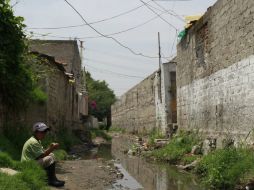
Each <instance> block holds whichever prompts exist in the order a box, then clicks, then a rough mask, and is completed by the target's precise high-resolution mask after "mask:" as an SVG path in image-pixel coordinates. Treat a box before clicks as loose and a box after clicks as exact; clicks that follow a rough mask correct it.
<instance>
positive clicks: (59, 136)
mask: <svg viewBox="0 0 254 190" xmlns="http://www.w3.org/2000/svg"><path fill="white" fill-rule="evenodd" d="M52 142H57V143H59V144H60V147H59V148H60V149H63V150H66V151H69V150H70V148H71V147H72V146H73V145H76V144H81V143H82V142H81V140H80V139H79V138H78V137H77V136H75V135H74V134H73V133H72V132H71V131H68V130H67V129H61V131H59V132H57V133H56V135H53V134H51V133H50V132H49V134H48V135H47V136H46V137H45V139H43V141H42V144H43V146H44V147H48V146H49V144H50V143H52Z"/></svg>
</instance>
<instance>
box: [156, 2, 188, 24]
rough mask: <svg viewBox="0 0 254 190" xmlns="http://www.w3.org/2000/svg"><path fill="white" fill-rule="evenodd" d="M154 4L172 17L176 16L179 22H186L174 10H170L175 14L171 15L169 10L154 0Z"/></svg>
mask: <svg viewBox="0 0 254 190" xmlns="http://www.w3.org/2000/svg"><path fill="white" fill-rule="evenodd" d="M152 2H153V3H154V4H155V5H157V6H158V7H160V8H162V9H163V10H164V11H166V12H167V13H169V14H170V15H172V16H175V17H176V18H178V19H179V20H181V21H183V22H185V20H184V19H182V18H181V17H180V16H179V15H178V14H176V12H175V11H174V10H170V11H171V12H173V13H174V14H172V13H170V12H169V10H167V9H165V8H164V7H163V6H161V5H160V4H159V3H157V2H156V1H155V0H152Z"/></svg>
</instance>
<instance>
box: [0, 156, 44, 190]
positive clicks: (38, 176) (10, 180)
mask: <svg viewBox="0 0 254 190" xmlns="http://www.w3.org/2000/svg"><path fill="white" fill-rule="evenodd" d="M0 167H8V168H12V169H15V170H17V171H18V172H19V173H18V174H16V175H14V176H9V175H6V174H2V173H0V189H22V190H23V189H31V190H37V189H38V190H46V189H48V188H47V184H46V173H45V171H44V170H43V169H42V168H41V167H40V166H39V165H38V164H37V163H36V162H18V161H14V160H12V158H11V157H10V156H9V155H8V154H6V153H2V152H1V153H0Z"/></svg>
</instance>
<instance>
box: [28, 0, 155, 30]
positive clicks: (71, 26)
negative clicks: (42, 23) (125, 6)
mask: <svg viewBox="0 0 254 190" xmlns="http://www.w3.org/2000/svg"><path fill="white" fill-rule="evenodd" d="M151 1H152V0H150V1H149V2H151ZM143 6H145V5H140V6H138V7H135V8H133V9H130V10H128V11H125V12H123V13H120V14H118V15H115V16H112V17H109V18H105V19H102V20H98V21H94V22H90V23H85V24H78V25H70V26H59V27H32V28H27V29H32V30H39V29H47V30H57V29H67V28H76V27H82V26H87V25H93V24H98V23H101V22H105V21H108V20H112V19H115V18H118V17H120V16H123V15H126V14H129V13H131V12H133V11H136V10H138V9H140V8H141V7H143Z"/></svg>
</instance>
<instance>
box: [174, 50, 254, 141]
mask: <svg viewBox="0 0 254 190" xmlns="http://www.w3.org/2000/svg"><path fill="white" fill-rule="evenodd" d="M177 102H178V115H179V116H180V117H181V120H180V121H179V122H180V123H179V124H180V126H184V127H188V128H189V129H202V130H204V131H206V132H208V133H211V134H221V133H223V134H226V135H229V134H231V135H232V136H234V135H236V134H237V135H242V138H243V139H244V137H246V135H247V134H248V133H249V132H250V131H252V130H253V129H254V55H252V56H249V57H248V58H246V59H243V60H241V61H239V62H237V63H234V64H232V65H231V66H229V67H227V68H225V69H222V70H219V71H217V72H215V73H213V74H211V75H210V76H207V77H205V78H202V79H198V80H194V81H193V82H192V83H190V84H188V85H185V86H182V87H179V88H178V89H177Z"/></svg>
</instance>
